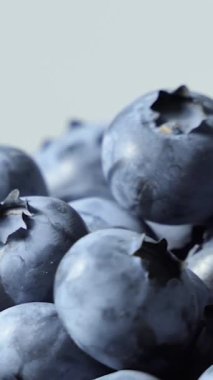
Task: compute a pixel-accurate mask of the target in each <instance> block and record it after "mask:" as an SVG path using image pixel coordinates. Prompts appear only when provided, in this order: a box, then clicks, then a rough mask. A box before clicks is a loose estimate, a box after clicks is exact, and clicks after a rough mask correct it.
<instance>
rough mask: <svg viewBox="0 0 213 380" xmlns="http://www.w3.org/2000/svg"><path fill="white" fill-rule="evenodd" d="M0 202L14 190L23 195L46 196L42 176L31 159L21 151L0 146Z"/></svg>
mask: <svg viewBox="0 0 213 380" xmlns="http://www.w3.org/2000/svg"><path fill="white" fill-rule="evenodd" d="M0 173H1V184H0V201H2V200H3V199H4V198H5V197H6V196H7V195H8V194H9V192H10V191H12V190H13V189H15V188H18V189H19V190H20V193H21V195H22V196H24V195H47V187H46V184H45V181H44V179H43V177H42V174H41V172H40V170H39V168H38V166H37V164H36V163H35V162H34V161H33V159H32V158H31V157H30V156H29V155H27V154H26V153H24V152H23V151H22V150H20V149H17V148H13V147H10V146H3V145H1V146H0Z"/></svg>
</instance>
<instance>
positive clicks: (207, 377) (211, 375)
mask: <svg viewBox="0 0 213 380" xmlns="http://www.w3.org/2000/svg"><path fill="white" fill-rule="evenodd" d="M212 379H213V365H212V366H211V367H209V368H208V369H207V370H206V371H205V372H204V373H203V374H202V375H201V376H200V377H199V379H198V380H212Z"/></svg>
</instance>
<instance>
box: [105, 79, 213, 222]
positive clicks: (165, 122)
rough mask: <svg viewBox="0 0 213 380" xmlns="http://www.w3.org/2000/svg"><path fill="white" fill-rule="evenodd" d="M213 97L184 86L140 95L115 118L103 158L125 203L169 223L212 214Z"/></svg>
mask: <svg viewBox="0 0 213 380" xmlns="http://www.w3.org/2000/svg"><path fill="white" fill-rule="evenodd" d="M212 115H213V100H212V99H210V98H207V97H205V96H202V95H200V94H197V93H194V92H191V91H189V89H188V88H186V87H185V86H181V87H180V88H178V89H177V90H175V91H167V90H160V91H155V92H152V93H149V94H147V95H145V96H143V97H141V98H139V99H137V100H136V101H135V102H134V103H132V104H131V105H130V106H128V107H127V108H125V109H124V110H123V111H122V112H121V113H120V114H119V115H118V116H117V117H116V118H115V119H114V121H113V122H112V124H111V125H110V126H109V128H108V129H107V131H106V133H105V137H104V140H103V151H102V161H103V170H104V173H105V176H106V178H107V180H108V182H109V184H110V187H111V191H112V193H113V195H114V197H115V198H116V200H117V201H118V202H119V203H120V204H121V206H123V207H125V208H128V209H130V210H132V211H133V212H135V213H136V214H137V215H139V216H142V217H143V218H144V219H147V220H150V221H154V222H158V223H165V224H202V222H203V221H205V220H206V219H208V218H209V217H211V216H212V214H213V202H212V191H213V150H212V144H213V119H212Z"/></svg>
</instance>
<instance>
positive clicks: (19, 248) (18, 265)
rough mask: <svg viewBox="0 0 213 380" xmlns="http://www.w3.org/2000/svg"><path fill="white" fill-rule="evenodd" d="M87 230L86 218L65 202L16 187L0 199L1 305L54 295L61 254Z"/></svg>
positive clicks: (36, 299)
mask: <svg viewBox="0 0 213 380" xmlns="http://www.w3.org/2000/svg"><path fill="white" fill-rule="evenodd" d="M85 234H87V227H86V225H85V223H84V222H83V220H82V219H81V217H80V216H79V215H78V214H77V212H76V211H75V210H73V209H72V208H71V207H70V206H69V205H68V204H66V203H65V202H63V201H61V200H59V199H54V198H50V197H40V196H38V197H37V196H32V197H31V196H30V197H27V198H25V197H23V198H20V197H19V191H18V190H14V191H12V192H11V193H10V194H9V195H8V197H7V198H6V199H5V201H3V202H1V203H0V310H3V309H6V308H7V307H9V306H12V305H16V304H19V303H25V302H33V301H48V302H49V301H51V300H52V289H53V282H54V277H55V272H56V269H57V267H58V264H59V262H60V260H61V259H62V257H63V256H64V254H65V253H66V252H67V250H68V249H69V248H70V247H71V246H72V245H73V244H74V243H75V242H76V241H77V240H78V239H80V238H81V237H82V236H84V235H85Z"/></svg>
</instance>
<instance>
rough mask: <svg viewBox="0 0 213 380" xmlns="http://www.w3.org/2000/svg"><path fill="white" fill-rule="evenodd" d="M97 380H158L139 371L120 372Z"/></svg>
mask: <svg viewBox="0 0 213 380" xmlns="http://www.w3.org/2000/svg"><path fill="white" fill-rule="evenodd" d="M96 380H158V379H157V378H156V377H153V376H152V375H149V374H148V373H144V372H138V371H129V370H124V371H118V372H115V373H112V374H110V375H106V376H102V377H99V378H98V379H96Z"/></svg>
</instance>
